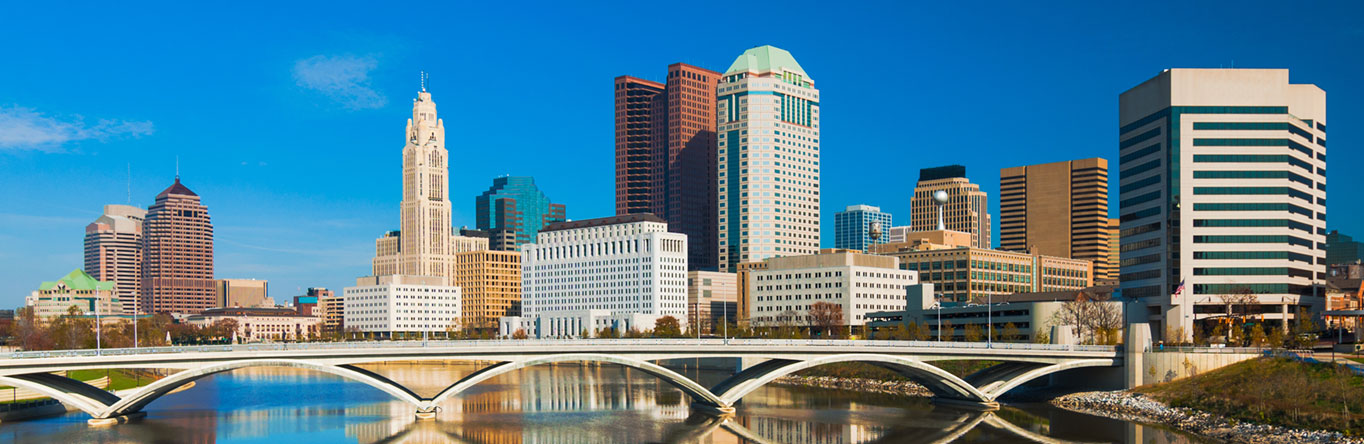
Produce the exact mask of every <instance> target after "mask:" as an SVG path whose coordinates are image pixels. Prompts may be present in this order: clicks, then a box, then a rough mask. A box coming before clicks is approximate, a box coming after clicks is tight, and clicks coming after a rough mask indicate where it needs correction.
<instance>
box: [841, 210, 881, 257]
mask: <svg viewBox="0 0 1364 444" xmlns="http://www.w3.org/2000/svg"><path fill="white" fill-rule="evenodd" d="M872 223H877V224H878V225H877V229H879V230H880V232H879V233H877V236H878V237H877V239H874V240H873V239H872V236H871V231H872ZM890 224H891V215H890V213H883V212H881V207H873V206H871V205H850V206H848V208H846V209H844V210H843V211H839V212H837V213H834V248H841V249H845V250H857V251H867V249H868V248H870V247H871V245H873V244H884V243H886V242H890V236H888V233H887V231H889V230H890Z"/></svg>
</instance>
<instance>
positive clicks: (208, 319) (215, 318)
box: [189, 307, 322, 342]
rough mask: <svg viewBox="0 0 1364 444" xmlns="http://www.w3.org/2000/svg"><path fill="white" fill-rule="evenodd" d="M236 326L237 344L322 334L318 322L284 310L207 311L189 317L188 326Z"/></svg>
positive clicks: (303, 337)
mask: <svg viewBox="0 0 1364 444" xmlns="http://www.w3.org/2000/svg"><path fill="white" fill-rule="evenodd" d="M229 319H230V320H232V321H234V322H236V323H237V331H236V337H237V341H238V342H271V341H285V340H289V341H301V340H307V339H310V338H315V337H317V336H318V335H320V334H321V333H322V318H319V317H317V316H307V315H300V314H298V313H297V312H296V311H294V310H292V309H288V308H263V307H254V308H246V307H229V308H211V309H208V310H204V311H203V312H202V313H199V314H196V315H193V316H190V317H189V324H190V325H195V326H199V327H208V326H211V325H213V324H216V323H218V322H222V321H224V320H229Z"/></svg>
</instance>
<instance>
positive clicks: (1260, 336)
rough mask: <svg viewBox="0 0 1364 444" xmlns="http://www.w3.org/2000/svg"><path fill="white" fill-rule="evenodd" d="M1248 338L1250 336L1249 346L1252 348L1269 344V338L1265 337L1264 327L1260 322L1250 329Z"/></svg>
mask: <svg viewBox="0 0 1364 444" xmlns="http://www.w3.org/2000/svg"><path fill="white" fill-rule="evenodd" d="M1248 336H1250V345H1252V346H1255V347H1264V346H1265V345H1266V344H1268V343H1269V337H1267V336H1265V326H1264V323H1262V322H1257V323H1255V325H1254V326H1252V327H1250V335H1248Z"/></svg>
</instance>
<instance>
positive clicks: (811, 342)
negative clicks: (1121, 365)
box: [8, 338, 1117, 359]
mask: <svg viewBox="0 0 1364 444" xmlns="http://www.w3.org/2000/svg"><path fill="white" fill-rule="evenodd" d="M546 345H549V346H552V345H572V346H584V345H586V346H592V345H602V346H620V345H641V346H644V345H665V346H666V345H671V346H687V345H710V346H716V345H727V346H824V347H853V348H858V349H864V350H891V349H896V348H928V349H954V350H961V349H979V350H990V349H993V350H1022V351H1057V352H1067V351H1070V352H1113V351H1116V349H1117V348H1116V347H1114V346H1110V345H1060V344H1030V343H1011V342H994V343H986V342H940V341H882V340H876V341H868V340H848V339H695V338H691V339H521V340H517V339H484V340H439V341H435V340H432V341H353V342H294V343H290V342H278V343H256V344H234V345H177V346H168V347H138V348H106V349H101V350H93V349H81V350H41V351H22V352H12V353H9V354H8V357H9V358H12V359H31V358H59V357H60V358H69V357H90V356H128V355H146V354H165V353H194V352H238V351H283V350H300V351H308V350H321V351H325V350H354V349H367V348H369V349H372V348H399V349H404V348H437V347H467V348H481V347H488V348H507V347H517V346H526V347H529V346H546Z"/></svg>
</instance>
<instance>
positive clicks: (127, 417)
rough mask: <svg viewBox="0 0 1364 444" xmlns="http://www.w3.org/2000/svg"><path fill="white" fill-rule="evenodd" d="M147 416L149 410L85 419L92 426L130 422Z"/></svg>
mask: <svg viewBox="0 0 1364 444" xmlns="http://www.w3.org/2000/svg"><path fill="white" fill-rule="evenodd" d="M145 417H147V412H132V413H128V414H123V415H118V416H111V417H108V418H90V419H87V420H85V423H86V424H90V425H92V426H97V427H99V426H111V425H115V424H127V423H129V422H132V421H135V420H138V419H142V418H145Z"/></svg>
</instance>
